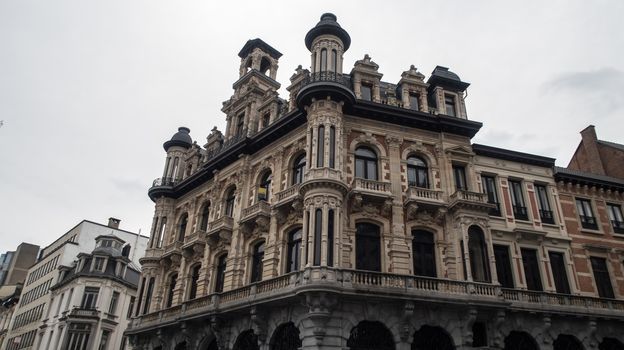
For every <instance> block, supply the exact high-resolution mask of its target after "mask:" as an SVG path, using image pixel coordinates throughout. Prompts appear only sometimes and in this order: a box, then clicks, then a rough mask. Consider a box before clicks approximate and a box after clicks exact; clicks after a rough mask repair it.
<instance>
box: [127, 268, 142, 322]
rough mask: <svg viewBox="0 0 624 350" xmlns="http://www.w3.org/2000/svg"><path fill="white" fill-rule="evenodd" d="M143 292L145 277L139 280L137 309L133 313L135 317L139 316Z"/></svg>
mask: <svg viewBox="0 0 624 350" xmlns="http://www.w3.org/2000/svg"><path fill="white" fill-rule="evenodd" d="M144 290H145V277H143V279H142V280H141V288H139V293H138V294H137V298H139V301H138V302H137V308H136V313H135V315H136V316H139V314H140V313H141V301H143V291H144ZM130 312H132V311H130Z"/></svg>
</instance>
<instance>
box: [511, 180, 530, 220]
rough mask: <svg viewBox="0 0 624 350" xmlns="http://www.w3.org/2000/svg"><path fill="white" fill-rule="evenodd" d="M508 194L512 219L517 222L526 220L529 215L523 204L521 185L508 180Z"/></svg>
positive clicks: (518, 182)
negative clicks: (509, 194) (512, 214)
mask: <svg viewBox="0 0 624 350" xmlns="http://www.w3.org/2000/svg"><path fill="white" fill-rule="evenodd" d="M509 192H510V193H511V206H512V208H513V213H514V217H515V218H516V219H518V220H528V219H529V215H528V213H527V208H526V205H525V204H524V196H523V195H522V183H520V181H513V180H509Z"/></svg>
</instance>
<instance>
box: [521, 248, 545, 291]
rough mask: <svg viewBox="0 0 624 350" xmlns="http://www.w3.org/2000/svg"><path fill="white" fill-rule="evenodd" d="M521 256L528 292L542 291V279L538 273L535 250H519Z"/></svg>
mask: <svg viewBox="0 0 624 350" xmlns="http://www.w3.org/2000/svg"><path fill="white" fill-rule="evenodd" d="M520 252H521V254H522V265H523V266H524V277H525V279H526V285H527V289H528V290H536V291H543V290H544V288H543V287H542V277H541V276H540V271H539V262H538V261H537V250H535V249H526V248H522V249H520Z"/></svg>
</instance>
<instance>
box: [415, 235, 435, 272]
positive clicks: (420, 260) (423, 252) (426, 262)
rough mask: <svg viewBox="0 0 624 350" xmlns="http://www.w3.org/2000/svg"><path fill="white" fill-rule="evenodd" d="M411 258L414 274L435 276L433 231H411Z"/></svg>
mask: <svg viewBox="0 0 624 350" xmlns="http://www.w3.org/2000/svg"><path fill="white" fill-rule="evenodd" d="M412 237H413V238H412V260H413V264H414V275H416V276H427V277H436V261H435V243H434V237H433V233H431V232H429V231H424V230H414V231H412Z"/></svg>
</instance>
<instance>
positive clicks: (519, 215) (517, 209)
mask: <svg viewBox="0 0 624 350" xmlns="http://www.w3.org/2000/svg"><path fill="white" fill-rule="evenodd" d="M512 208H513V213H514V218H516V220H528V219H529V214H528V213H527V208H526V207H523V206H521V205H512Z"/></svg>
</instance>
